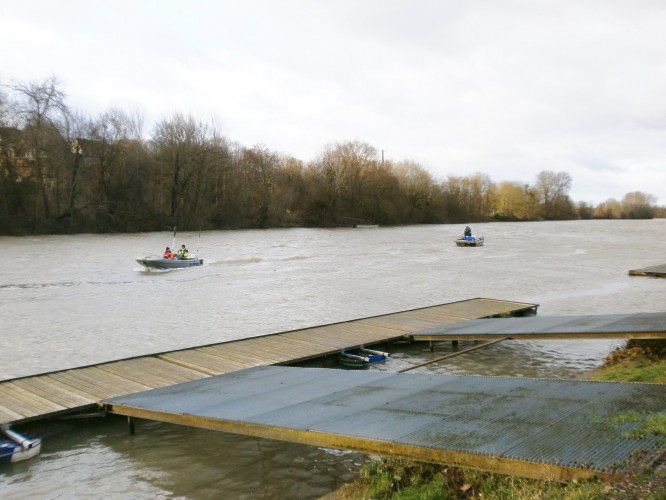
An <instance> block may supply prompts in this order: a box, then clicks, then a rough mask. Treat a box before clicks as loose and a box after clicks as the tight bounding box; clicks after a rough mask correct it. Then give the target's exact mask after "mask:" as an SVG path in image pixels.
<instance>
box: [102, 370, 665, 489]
mask: <svg viewBox="0 0 666 500" xmlns="http://www.w3.org/2000/svg"><path fill="white" fill-rule="evenodd" d="M105 404H106V408H107V410H108V411H109V412H111V413H116V414H121V415H128V416H130V417H138V418H145V419H150V420H156V421H162V422H170V423H174V424H181V425H189V426H194V427H201V428H208V429H215V430H220V431H225V432H231V433H237V434H244V435H251V436H259V437H263V438H269V439H278V440H283V441H291V442H298V443H305V444H310V445H315V446H325V447H331V448H340V449H352V450H357V451H361V452H366V453H380V454H394V455H401V456H406V457H412V458H415V459H418V460H425V461H431V462H437V463H444V464H448V465H453V466H462V467H472V468H478V469H482V470H489V471H493V472H499V473H504V474H512V475H519V476H524V477H534V478H543V479H552V480H570V479H573V478H576V477H590V476H613V475H617V474H623V473H630V472H635V471H638V470H642V469H643V468H645V467H649V466H650V465H651V464H652V462H653V461H654V459H655V458H656V457H658V456H660V455H661V454H663V453H665V452H666V443H665V442H664V439H663V437H658V436H650V437H646V438H643V439H637V438H631V437H628V435H627V433H628V432H631V431H633V430H635V429H637V428H640V427H641V426H644V425H645V423H646V421H647V420H648V419H650V418H655V416H662V417H663V416H664V415H666V390H664V386H663V385H652V384H622V383H604V382H583V381H564V380H535V379H525V378H504V377H474V376H467V377H460V376H443V375H424V374H395V373H393V374H392V373H387V372H379V371H366V372H358V371H345V370H329V369H323V368H292V367H278V366H273V367H261V368H253V369H249V370H243V371H239V372H235V373H229V374H226V375H221V376H218V377H213V378H209V379H205V380H198V381H194V382H188V383H184V384H179V385H176V386H173V387H165V388H162V389H155V390H152V391H147V392H142V393H138V394H134V395H130V396H123V397H118V398H114V399H110V400H107V401H105Z"/></svg>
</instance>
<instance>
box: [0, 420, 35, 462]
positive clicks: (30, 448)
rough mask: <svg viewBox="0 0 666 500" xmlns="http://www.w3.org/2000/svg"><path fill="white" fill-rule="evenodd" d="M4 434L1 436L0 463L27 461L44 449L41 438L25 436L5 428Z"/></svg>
mask: <svg viewBox="0 0 666 500" xmlns="http://www.w3.org/2000/svg"><path fill="white" fill-rule="evenodd" d="M2 434H4V436H5V437H3V436H2ZM2 434H0V462H20V461H21V460H27V459H29V458H32V457H34V456H35V455H38V454H39V452H40V451H41V449H42V439H41V438H39V437H36V436H33V435H27V436H24V435H23V434H19V433H18V432H16V431H13V430H11V429H4V428H3V429H2Z"/></svg>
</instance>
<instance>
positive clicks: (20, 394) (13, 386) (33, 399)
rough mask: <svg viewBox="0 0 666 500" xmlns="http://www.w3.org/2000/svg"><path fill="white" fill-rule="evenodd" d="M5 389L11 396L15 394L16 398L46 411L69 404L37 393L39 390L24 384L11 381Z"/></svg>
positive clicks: (65, 407)
mask: <svg viewBox="0 0 666 500" xmlns="http://www.w3.org/2000/svg"><path fill="white" fill-rule="evenodd" d="M3 390H5V391H7V392H8V393H9V395H10V396H14V397H15V398H16V399H20V400H21V401H23V402H25V403H27V404H29V405H31V406H33V407H35V408H38V409H39V410H40V411H44V412H46V413H50V412H54V411H55V412H58V411H62V410H66V409H67V406H63V405H61V404H60V403H57V402H55V401H54V400H53V399H48V398H45V397H43V396H41V395H39V394H37V392H35V391H34V390H30V389H28V388H27V387H26V386H25V385H23V384H19V383H16V382H10V383H8V384H6V385H5V386H4V387H3Z"/></svg>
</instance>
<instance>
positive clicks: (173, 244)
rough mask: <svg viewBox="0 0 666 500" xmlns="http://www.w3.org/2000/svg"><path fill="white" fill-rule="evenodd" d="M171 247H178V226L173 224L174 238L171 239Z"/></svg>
mask: <svg viewBox="0 0 666 500" xmlns="http://www.w3.org/2000/svg"><path fill="white" fill-rule="evenodd" d="M171 248H176V226H173V240H172V241H171Z"/></svg>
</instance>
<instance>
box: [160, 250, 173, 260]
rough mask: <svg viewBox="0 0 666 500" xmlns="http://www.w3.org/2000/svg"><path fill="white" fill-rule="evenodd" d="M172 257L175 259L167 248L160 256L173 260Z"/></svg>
mask: <svg viewBox="0 0 666 500" xmlns="http://www.w3.org/2000/svg"><path fill="white" fill-rule="evenodd" d="M174 257H175V254H174V253H173V252H172V251H171V249H170V248H169V247H166V250H164V253H163V254H162V258H163V259H169V260H173V258H174Z"/></svg>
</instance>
